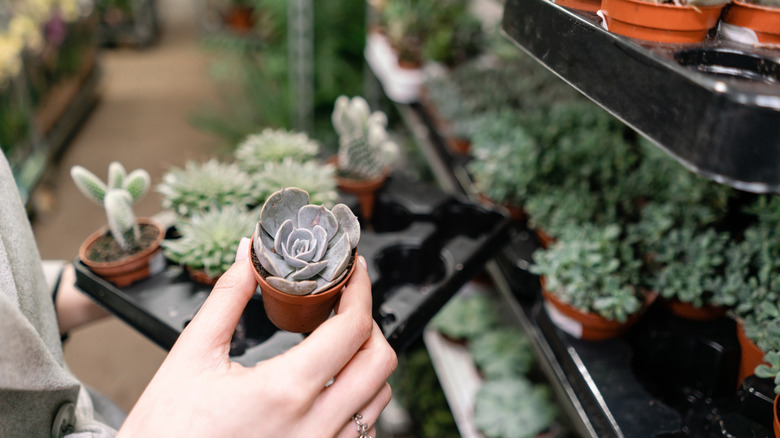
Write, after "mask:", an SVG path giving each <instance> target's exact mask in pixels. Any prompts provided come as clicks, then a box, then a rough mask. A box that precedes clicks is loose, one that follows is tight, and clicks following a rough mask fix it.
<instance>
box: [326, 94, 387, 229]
mask: <svg viewBox="0 0 780 438" xmlns="http://www.w3.org/2000/svg"><path fill="white" fill-rule="evenodd" d="M331 119H332V122H333V127H334V129H335V130H336V133H337V134H338V137H339V147H338V155H337V156H336V164H337V169H338V170H337V172H338V188H339V190H342V191H344V192H347V193H352V194H354V195H356V196H357V197H358V201H359V202H360V210H361V215H362V217H363V218H364V219H366V220H367V221H370V220H371V217H372V215H373V211H374V200H375V197H376V192H377V190H379V189H380V188H381V187H382V186H383V185H384V184H385V181H386V180H387V177H388V175H389V173H390V168H391V166H392V165H393V163H394V162H395V161H396V159H397V158H398V153H399V152H398V145H396V144H395V143H394V142H393V141H391V140H390V139H389V137H388V135H387V129H386V128H387V115H385V113H383V112H382V111H374V112H371V109H370V108H369V106H368V102H366V100H365V99H364V98H362V97H360V96H356V97H353V98H352V99H350V98H348V97H346V96H339V98H338V99H336V103H335V106H334V109H333V114H332V117H331Z"/></svg>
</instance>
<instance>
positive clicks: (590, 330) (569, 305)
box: [531, 224, 656, 340]
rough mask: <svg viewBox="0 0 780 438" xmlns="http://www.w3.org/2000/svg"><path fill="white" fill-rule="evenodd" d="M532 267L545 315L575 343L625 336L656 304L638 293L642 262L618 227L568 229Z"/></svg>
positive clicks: (536, 254)
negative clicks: (642, 315)
mask: <svg viewBox="0 0 780 438" xmlns="http://www.w3.org/2000/svg"><path fill="white" fill-rule="evenodd" d="M533 261H534V263H533V265H532V266H531V272H533V273H535V274H537V275H540V276H541V280H542V296H543V298H544V300H545V303H546V308H547V310H548V314H550V317H551V319H552V320H553V322H556V323H557V324H558V326H559V327H560V328H561V329H563V330H564V331H566V332H567V333H569V334H571V335H572V336H575V337H577V338H581V339H586V340H600V339H608V338H612V337H617V336H620V335H622V334H624V333H625V332H626V331H627V330H628V328H629V327H630V326H631V325H632V324H634V323H635V322H636V321H637V320H638V318H639V316H640V315H641V313H642V311H643V310H644V309H645V308H646V307H647V306H648V305H649V304H650V303H652V301H654V299H655V298H656V294H654V293H652V292H647V291H645V290H643V288H642V287H641V284H640V268H641V261H640V260H638V258H637V257H636V250H635V248H634V246H633V245H632V244H631V243H630V242H629V241H628V239H626V238H625V236H624V233H623V229H622V227H621V226H620V225H617V224H611V225H606V226H601V227H599V226H594V225H592V224H586V225H583V226H581V227H574V226H572V227H571V228H569V229H568V230H566V232H564V233H563V234H562V235H561V236H560V238H559V239H558V240H556V242H555V243H554V244H552V245H551V246H550V247H549V248H547V249H539V250H537V251H536V252H534V254H533ZM563 322H566V324H564V323H563Z"/></svg>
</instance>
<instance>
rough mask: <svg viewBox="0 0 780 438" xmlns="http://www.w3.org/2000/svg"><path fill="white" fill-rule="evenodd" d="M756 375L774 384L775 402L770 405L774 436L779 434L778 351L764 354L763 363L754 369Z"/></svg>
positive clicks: (779, 358)
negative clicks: (770, 380)
mask: <svg viewBox="0 0 780 438" xmlns="http://www.w3.org/2000/svg"><path fill="white" fill-rule="evenodd" d="M755 374H756V377H760V378H762V379H772V380H773V381H774V384H775V394H777V395H775V402H774V404H773V405H772V412H773V417H774V418H773V421H772V430H774V432H775V436H776V437H778V436H780V414H778V412H777V408H778V403H777V401H778V399H780V351H770V352H769V353H767V354H766V356H764V363H763V364H761V365H758V366H757V367H756V369H755Z"/></svg>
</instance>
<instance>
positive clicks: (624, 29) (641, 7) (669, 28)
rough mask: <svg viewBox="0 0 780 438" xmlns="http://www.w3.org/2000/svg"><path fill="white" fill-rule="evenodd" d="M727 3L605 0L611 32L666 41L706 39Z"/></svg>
mask: <svg viewBox="0 0 780 438" xmlns="http://www.w3.org/2000/svg"><path fill="white" fill-rule="evenodd" d="M724 6H725V4H724V5H713V6H696V7H693V6H677V5H673V4H658V3H651V2H647V1H642V0H603V1H602V4H601V8H602V10H603V11H604V16H605V19H606V21H607V27H608V28H609V31H610V32H614V33H618V34H621V35H625V36H629V37H632V38H638V39H643V40H651V41H659V42H665V43H691V42H699V41H703V40H704V39H706V37H707V33H708V32H709V30H710V29H712V28H713V27H715V25H716V24H717V23H718V19H719V17H720V13H721V10H722V9H723V8H724Z"/></svg>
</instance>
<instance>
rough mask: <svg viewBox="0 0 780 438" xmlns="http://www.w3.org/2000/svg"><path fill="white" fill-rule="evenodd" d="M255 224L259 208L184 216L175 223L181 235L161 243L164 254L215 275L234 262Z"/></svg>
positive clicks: (221, 210)
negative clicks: (244, 239)
mask: <svg viewBox="0 0 780 438" xmlns="http://www.w3.org/2000/svg"><path fill="white" fill-rule="evenodd" d="M256 223H257V212H256V211H247V210H245V209H242V208H240V207H238V206H227V207H224V208H216V209H211V210H209V211H206V212H203V213H197V214H195V215H194V216H192V217H191V218H181V219H180V220H179V221H178V223H177V224H176V230H177V231H178V234H179V235H180V237H178V238H176V239H166V240H164V241H163V243H162V246H163V249H164V251H165V256H166V257H167V258H168V259H170V260H171V261H173V262H174V263H179V264H180V265H182V266H187V267H189V268H190V269H194V270H203V271H205V272H206V274H208V275H209V276H210V277H212V278H216V277H218V276H220V275H222V274H223V273H225V272H226V271H227V270H228V269H229V268H230V266H231V265H232V264H233V262H234V261H235V257H236V250H237V249H238V244H239V242H240V241H241V238H242V237H248V236H250V235H251V234H252V231H254V228H255V224H256Z"/></svg>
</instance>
